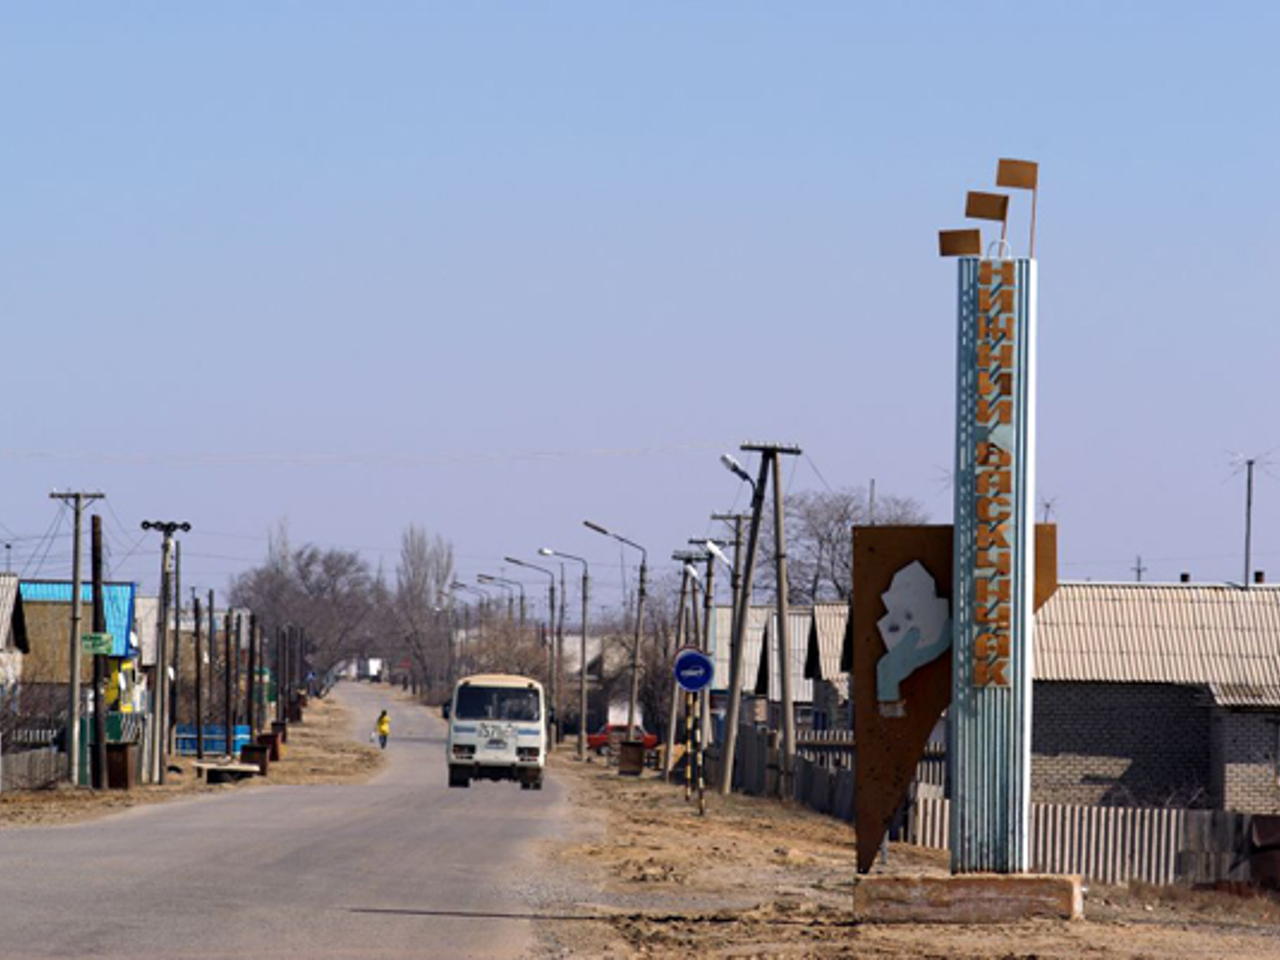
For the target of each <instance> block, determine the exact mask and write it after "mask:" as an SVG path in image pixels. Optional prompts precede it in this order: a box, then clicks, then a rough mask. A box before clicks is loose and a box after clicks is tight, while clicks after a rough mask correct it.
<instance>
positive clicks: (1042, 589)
mask: <svg viewBox="0 0 1280 960" xmlns="http://www.w3.org/2000/svg"><path fill="white" fill-rule="evenodd" d="M1057 589H1058V525H1057V524H1056V523H1037V524H1036V586H1035V600H1034V609H1036V610H1039V609H1040V608H1041V607H1043V606H1044V604H1045V601H1046V600H1048V599H1049V598H1050V597H1052V596H1053V593H1054V591H1055V590H1057ZM1033 709H1034V708H1033Z"/></svg>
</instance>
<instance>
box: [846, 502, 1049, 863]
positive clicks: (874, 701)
mask: <svg viewBox="0 0 1280 960" xmlns="http://www.w3.org/2000/svg"><path fill="white" fill-rule="evenodd" d="M952 536H953V532H952V528H951V526H950V525H946V526H942V525H936V526H878V527H854V528H853V594H852V597H851V598H850V604H851V607H852V611H851V616H850V618H849V630H848V632H847V634H846V649H847V650H850V651H851V653H852V659H851V661H850V662H851V665H852V668H853V684H852V694H853V706H854V742H855V743H856V745H857V750H856V754H855V756H856V765H857V766H856V770H855V782H856V784H857V787H856V790H857V794H856V803H855V810H856V813H855V828H856V830H857V835H858V871H859V872H860V873H866V872H867V871H868V870H870V869H871V865H872V863H873V862H874V861H875V855H876V851H877V850H878V849H879V848H880V842H881V840H883V839H884V836H885V833H886V832H887V831H888V829H889V825H890V823H892V821H893V816H894V814H895V813H896V812H897V810H898V808H899V806H901V804H902V803H903V802H904V801H905V800H906V798H907V793H908V789H909V787H910V785H911V778H912V776H914V774H915V770H916V765H917V764H918V763H919V762H920V759H921V757H922V756H923V755H924V748H925V746H926V744H927V743H928V740H929V734H930V732H932V730H933V728H934V725H935V724H937V722H938V720H939V718H941V716H942V714H943V712H944V711H945V710H946V709H947V707H948V706H950V704H951V655H950V653H949V652H948V653H947V654H945V655H943V656H940V657H938V658H937V659H936V660H933V661H932V662H930V663H926V664H924V665H923V666H920V667H918V668H917V669H916V670H915V672H913V673H912V674H911V675H910V676H908V677H907V678H906V679H904V680H903V681H902V684H901V692H902V700H901V701H900V709H899V705H895V708H894V709H893V710H891V711H885V710H882V709H881V705H880V702H879V699H878V696H877V691H876V677H877V666H878V664H879V662H880V658H881V657H883V656H884V655H885V653H886V648H885V644H884V640H883V639H881V637H880V631H879V628H878V625H877V624H878V621H879V620H880V618H881V617H883V616H884V615H885V613H886V610H885V605H884V600H883V599H882V597H881V594H883V593H885V592H886V591H888V590H889V588H890V585H891V583H892V581H893V578H894V575H895V574H897V573H898V572H899V571H900V570H902V569H903V568H904V567H906V566H908V565H909V564H911V562H912V561H918V562H919V563H920V564H921V565H922V566H923V567H924V568H925V570H927V571H928V573H929V574H930V575H931V576H932V577H933V580H934V583H935V585H936V589H937V595H938V596H939V597H942V598H945V599H946V600H947V601H948V602H950V600H951V593H952V582H953V580H952V578H953V572H954V565H953V564H954V556H953V553H952ZM1057 544H1058V530H1057V526H1056V525H1054V524H1036V527H1035V550H1036V582H1035V606H1036V608H1039V606H1040V605H1041V604H1042V603H1044V602H1045V601H1046V600H1048V598H1049V597H1051V596H1052V595H1053V592H1054V591H1055V590H1056V589H1057V586H1058V577H1057V571H1058V557H1057ZM886 713H890V714H894V713H897V714H900V715H886Z"/></svg>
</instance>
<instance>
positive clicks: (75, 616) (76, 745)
mask: <svg viewBox="0 0 1280 960" xmlns="http://www.w3.org/2000/svg"><path fill="white" fill-rule="evenodd" d="M102 497H103V494H101V493H85V492H83V491H82V492H77V493H58V491H56V490H55V491H53V492H52V493H50V494H49V499H50V500H61V501H62V502H63V503H66V502H67V501H68V500H70V501H71V504H72V509H73V510H74V512H75V529H74V533H72V541H71V645H70V649H69V651H68V653H69V658H68V659H69V660H70V665H71V693H70V697H69V701H70V702H69V703H68V707H69V709H68V711H67V736H66V741H67V774H68V778H69V779H70V781H71V784H72V786H79V785H80V647H81V640H80V604H81V600H80V587H81V583H80V518H81V516H82V515H83V513H84V504H85V501H86V500H101V499H102Z"/></svg>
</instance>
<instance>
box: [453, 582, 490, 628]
mask: <svg viewBox="0 0 1280 960" xmlns="http://www.w3.org/2000/svg"><path fill="white" fill-rule="evenodd" d="M449 589H450V590H466V591H467V592H468V593H471V594H474V595H475V596H477V597H479V598H480V602H479V604H477V606H476V629H477V636H478V637H479V639H480V640H482V641H483V640H484V605H485V601H487V600H488V599H489V595H488V594H487V593H485V592H484V591H483V590H479V589H477V588H476V587H473V586H471V584H469V583H463V582H462V581H461V580H455V581H453V583H451V584H449ZM468 609H469V608H468ZM468 619H470V617H469V615H468ZM469 632H470V624H469V623H468V624H466V627H465V629H464V632H463V636H464V637H466V636H467V634H468V633H469ZM468 639H470V638H469V637H468Z"/></svg>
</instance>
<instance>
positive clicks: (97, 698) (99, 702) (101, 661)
mask: <svg viewBox="0 0 1280 960" xmlns="http://www.w3.org/2000/svg"><path fill="white" fill-rule="evenodd" d="M89 569H90V570H91V571H92V576H93V593H92V596H93V632H94V633H106V631H107V614H106V608H105V606H104V605H103V602H102V517H100V516H98V515H97V514H96V513H95V514H94V515H93V516H92V517H90V518H89ZM106 679H107V658H106V656H105V655H104V654H101V653H95V654H94V655H93V761H92V765H91V767H90V769H91V771H92V778H91V781H90V782H91V783H92V784H93V789H95V790H105V789H106V787H107V704H106V697H105V696H104V689H103V688H104V687H105V686H106Z"/></svg>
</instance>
